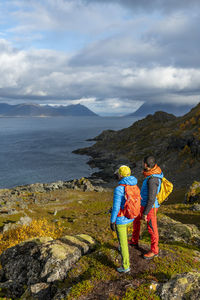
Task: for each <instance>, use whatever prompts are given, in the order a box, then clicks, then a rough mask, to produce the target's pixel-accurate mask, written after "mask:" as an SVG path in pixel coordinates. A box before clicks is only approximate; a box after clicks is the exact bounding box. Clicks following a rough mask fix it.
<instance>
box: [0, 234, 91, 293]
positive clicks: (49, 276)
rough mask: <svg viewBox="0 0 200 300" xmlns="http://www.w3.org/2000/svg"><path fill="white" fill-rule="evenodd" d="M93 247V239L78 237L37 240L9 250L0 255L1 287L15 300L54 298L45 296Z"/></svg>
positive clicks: (85, 236)
mask: <svg viewBox="0 0 200 300" xmlns="http://www.w3.org/2000/svg"><path fill="white" fill-rule="evenodd" d="M94 245H95V241H94V240H93V238H91V237H90V236H88V235H85V234H79V235H75V236H64V237H62V238H61V239H57V240H53V239H52V238H48V237H40V238H34V239H31V240H28V241H25V242H23V243H21V244H18V245H16V246H14V247H11V248H8V249H7V250H5V251H4V252H3V253H2V254H1V256H0V263H1V265H2V274H1V279H2V281H1V282H0V288H2V289H3V290H5V291H6V296H8V297H12V298H14V299H15V298H17V297H21V296H22V295H23V294H24V293H25V294H24V295H29V296H30V295H31V296H32V297H36V299H51V298H48V297H49V296H48V297H47V296H45V295H47V294H48V295H50V294H52V293H53V292H52V287H53V283H54V282H57V281H60V280H63V279H65V278H66V277H67V271H68V270H69V269H70V268H71V267H72V266H73V264H74V263H75V262H76V261H77V260H78V259H79V258H80V257H81V256H82V255H83V254H86V253H87V252H88V251H89V250H90V249H92V247H93V246H94ZM54 289H55V288H54ZM44 297H45V298H44ZM22 299H28V298H25V296H23V297H22Z"/></svg>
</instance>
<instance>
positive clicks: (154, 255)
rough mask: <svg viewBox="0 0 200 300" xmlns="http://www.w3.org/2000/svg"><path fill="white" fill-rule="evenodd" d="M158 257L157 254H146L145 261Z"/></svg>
mask: <svg viewBox="0 0 200 300" xmlns="http://www.w3.org/2000/svg"><path fill="white" fill-rule="evenodd" d="M156 256H158V254H155V253H153V252H151V251H149V252H148V253H146V254H144V256H143V258H144V259H152V258H154V257H156Z"/></svg>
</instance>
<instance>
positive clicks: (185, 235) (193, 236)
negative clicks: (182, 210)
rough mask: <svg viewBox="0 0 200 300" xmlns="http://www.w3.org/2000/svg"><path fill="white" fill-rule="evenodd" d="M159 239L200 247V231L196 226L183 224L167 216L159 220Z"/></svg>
mask: <svg viewBox="0 0 200 300" xmlns="http://www.w3.org/2000/svg"><path fill="white" fill-rule="evenodd" d="M158 230H159V237H160V239H161V240H163V241H167V242H169V241H175V242H183V243H186V244H188V243H189V244H194V245H197V246H200V231H199V230H198V228H197V226H196V225H193V224H183V223H181V222H178V221H175V220H173V219H171V218H169V217H167V216H160V217H159V218H158Z"/></svg>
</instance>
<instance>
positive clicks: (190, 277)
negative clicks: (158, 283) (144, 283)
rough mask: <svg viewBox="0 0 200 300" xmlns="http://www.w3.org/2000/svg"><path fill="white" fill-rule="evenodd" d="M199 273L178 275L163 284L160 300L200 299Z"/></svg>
mask: <svg viewBox="0 0 200 300" xmlns="http://www.w3.org/2000/svg"><path fill="white" fill-rule="evenodd" d="M199 286H200V273H197V272H188V273H183V274H178V275H177V276H176V277H174V278H172V279H171V280H169V281H168V282H167V283H165V284H163V285H162V287H161V291H160V297H161V299H162V300H182V299H190V300H197V299H200V289H199Z"/></svg>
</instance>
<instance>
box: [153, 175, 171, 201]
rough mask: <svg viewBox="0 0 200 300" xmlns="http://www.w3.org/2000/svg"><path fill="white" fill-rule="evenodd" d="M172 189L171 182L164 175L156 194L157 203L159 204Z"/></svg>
mask: <svg viewBox="0 0 200 300" xmlns="http://www.w3.org/2000/svg"><path fill="white" fill-rule="evenodd" d="M172 190H173V184H172V183H171V182H170V181H169V180H167V179H166V178H165V177H163V178H162V182H161V187H160V192H159V193H158V194H157V196H156V197H157V199H158V203H159V204H161V203H162V202H163V201H165V199H166V198H167V197H168V196H169V194H171V192H172Z"/></svg>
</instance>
